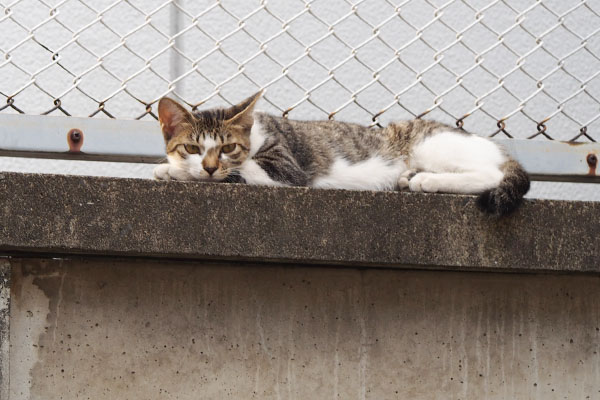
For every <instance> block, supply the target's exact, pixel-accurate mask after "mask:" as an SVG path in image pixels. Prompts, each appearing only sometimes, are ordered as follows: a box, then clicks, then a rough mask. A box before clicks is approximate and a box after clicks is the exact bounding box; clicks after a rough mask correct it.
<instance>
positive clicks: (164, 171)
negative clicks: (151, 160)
mask: <svg viewBox="0 0 600 400" xmlns="http://www.w3.org/2000/svg"><path fill="white" fill-rule="evenodd" d="M169 168H170V165H169V164H160V165H157V166H156V167H155V168H154V179H156V180H159V181H170V180H171V176H170V175H169Z"/></svg>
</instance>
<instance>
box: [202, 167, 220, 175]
mask: <svg viewBox="0 0 600 400" xmlns="http://www.w3.org/2000/svg"><path fill="white" fill-rule="evenodd" d="M204 170H205V171H206V172H208V175H212V174H213V172H215V171H216V170H217V167H204Z"/></svg>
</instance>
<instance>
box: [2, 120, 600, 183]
mask: <svg viewBox="0 0 600 400" xmlns="http://www.w3.org/2000/svg"><path fill="white" fill-rule="evenodd" d="M494 140H496V141H498V142H499V143H501V144H502V145H503V146H504V147H505V148H506V150H507V151H508V153H509V154H511V155H512V156H513V157H514V158H516V159H517V160H518V161H519V162H521V163H522V164H523V166H524V167H525V169H526V170H527V171H528V172H529V173H530V174H531V176H532V178H533V179H534V180H545V181H571V182H600V171H599V170H598V169H597V165H598V157H600V144H599V143H570V142H559V141H554V140H518V139H494ZM0 156H10V157H31V158H51V159H64V160H88V161H116V162H133V163H149V164H156V163H159V162H162V161H163V160H164V158H165V153H164V142H163V137H162V134H161V132H160V128H159V126H158V123H157V122H151V121H129V120H114V119H92V118H75V117H47V116H37V115H0Z"/></svg>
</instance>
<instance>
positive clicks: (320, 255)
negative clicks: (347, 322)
mask: <svg viewBox="0 0 600 400" xmlns="http://www.w3.org/2000/svg"><path fill="white" fill-rule="evenodd" d="M474 200H475V197H473V196H454V195H428V194H421V193H396V192H354V191H342V190H314V189H307V188H267V187H256V186H246V185H233V184H202V183H193V182H191V183H182V182H155V181H149V180H131V179H115V178H93V177H72V176H55V175H30V174H13V173H2V174H1V175H0V204H2V207H1V208H0V224H1V229H0V253H2V254H14V253H25V254H31V253H57V254H88V255H107V256H143V257H168V258H181V259H216V260H218V259H226V260H238V259H239V260H249V261H266V262H281V261H289V262H294V263H302V264H306V263H319V264H334V265H350V266H364V267H369V266H385V267H401V266H403V267H404V268H406V267H407V266H408V267H409V268H438V269H453V270H464V269H478V270H505V271H515V272H532V271H580V272H600V223H599V222H598V218H599V217H600V203H590V202H564V201H541V200H540V201H527V202H526V204H525V205H524V206H523V207H522V208H521V209H520V210H519V211H518V212H516V213H515V214H514V215H512V216H510V217H508V218H504V219H500V220H496V219H492V218H489V217H487V216H486V215H484V214H482V213H481V212H479V211H478V210H477V209H476V208H475V201H474Z"/></svg>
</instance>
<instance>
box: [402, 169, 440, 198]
mask: <svg viewBox="0 0 600 400" xmlns="http://www.w3.org/2000/svg"><path fill="white" fill-rule="evenodd" d="M408 186H409V188H410V190H411V191H413V192H427V193H436V192H437V191H438V190H439V188H440V184H439V177H438V176H437V174H434V173H431V172H419V173H418V174H416V175H415V176H413V177H412V179H411V180H410V181H409V182H408Z"/></svg>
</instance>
